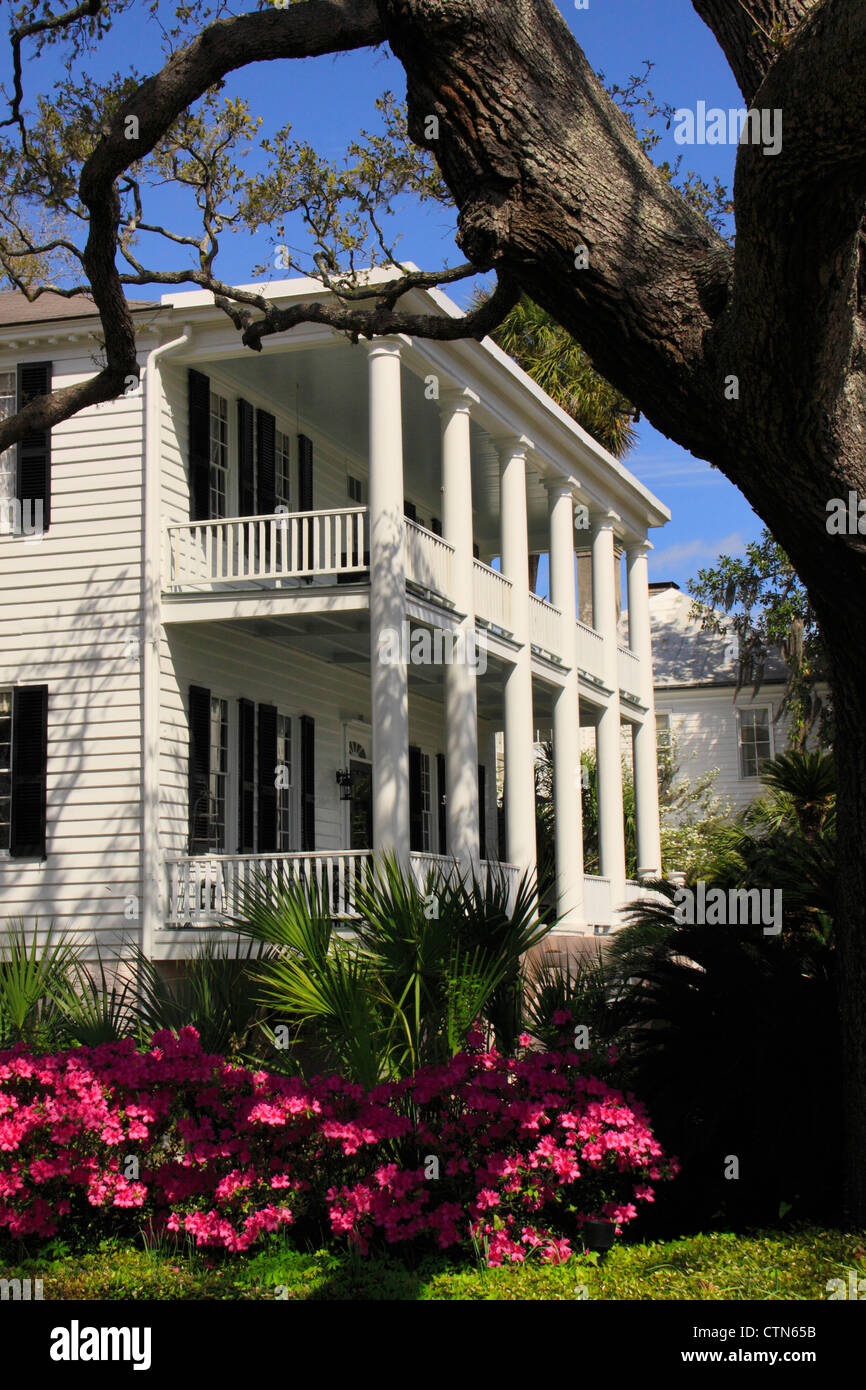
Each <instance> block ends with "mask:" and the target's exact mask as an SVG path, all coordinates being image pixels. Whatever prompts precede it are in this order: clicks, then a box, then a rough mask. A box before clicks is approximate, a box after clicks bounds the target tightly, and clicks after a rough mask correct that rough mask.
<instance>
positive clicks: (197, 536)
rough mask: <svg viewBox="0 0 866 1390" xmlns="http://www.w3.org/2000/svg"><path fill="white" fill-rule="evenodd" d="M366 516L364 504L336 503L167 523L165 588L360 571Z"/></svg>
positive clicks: (364, 563) (364, 561)
mask: <svg viewBox="0 0 866 1390" xmlns="http://www.w3.org/2000/svg"><path fill="white" fill-rule="evenodd" d="M366 515H367V509H366V507H340V508H337V509H336V510H331V511H315V512H283V513H278V514H277V515H272V516H244V517H233V518H229V519H221V520H216V521H193V522H188V523H185V524H183V525H173V526H169V527H168V528H167V554H166V574H165V586H166V588H169V589H188V588H199V587H201V586H203V585H222V584H246V583H250V584H267V583H273V582H274V581H277V580H292V579H309V578H314V577H316V576H318V575H327V576H338V575H347V574H361V573H363V572H364V571H365V570H366V569H367V567H368V564H369V561H368V558H367V554H366V550H367V546H366V542H365V529H366V527H365V521H366Z"/></svg>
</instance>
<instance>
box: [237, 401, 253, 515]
mask: <svg viewBox="0 0 866 1390" xmlns="http://www.w3.org/2000/svg"><path fill="white" fill-rule="evenodd" d="M255 512H256V466H255V456H254V454H253V408H252V406H251V405H250V403H249V401H244V400H241V398H240V397H238V516H255Z"/></svg>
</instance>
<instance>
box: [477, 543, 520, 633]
mask: <svg viewBox="0 0 866 1390" xmlns="http://www.w3.org/2000/svg"><path fill="white" fill-rule="evenodd" d="M472 580H473V585H474V590H475V616H476V617H477V618H479V619H481V620H482V621H483V622H485V623H489V624H490V626H492V627H498V628H501V630H502V631H503V632H513V630H514V629H513V628H512V626H511V580H510V579H506V578H505V575H504V574H500V573H499V570H495V569H491V567H490V565H485V564H483V563H482V561H481V560H474V561H473V564H472Z"/></svg>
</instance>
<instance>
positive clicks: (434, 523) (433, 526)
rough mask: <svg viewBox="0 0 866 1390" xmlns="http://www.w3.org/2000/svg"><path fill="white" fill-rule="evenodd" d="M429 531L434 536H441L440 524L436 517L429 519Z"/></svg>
mask: <svg viewBox="0 0 866 1390" xmlns="http://www.w3.org/2000/svg"><path fill="white" fill-rule="evenodd" d="M430 530H431V531H432V532H433V534H434V536H441V535H442V522H441V521H440V520H439V517H438V516H434V517H431V518H430Z"/></svg>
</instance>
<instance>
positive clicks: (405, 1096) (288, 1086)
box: [0, 1011, 676, 1265]
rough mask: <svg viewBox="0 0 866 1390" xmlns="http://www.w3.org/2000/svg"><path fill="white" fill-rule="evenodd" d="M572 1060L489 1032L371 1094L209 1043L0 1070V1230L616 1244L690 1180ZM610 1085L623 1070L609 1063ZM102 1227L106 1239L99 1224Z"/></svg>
mask: <svg viewBox="0 0 866 1390" xmlns="http://www.w3.org/2000/svg"><path fill="white" fill-rule="evenodd" d="M557 1022H558V1023H559V1024H560V1026H561V1028H562V1030H563V1032H562V1035H561V1039H560V1042H559V1045H558V1046H556V1047H554V1048H552V1049H550V1050H547V1051H538V1050H533V1049H532V1048H531V1047H530V1046H529V1044H530V1042H531V1040H530V1039H529V1038H528V1037H527V1036H526V1035H524V1036H523V1037H522V1038H521V1047H520V1049H519V1051H518V1053H517V1055H515V1056H514V1057H509V1058H505V1057H502V1056H501V1055H499V1054H498V1053H497V1052H495V1051H485V1050H484V1049H483V1046H482V1040H481V1035H480V1034H474V1035H472V1036H471V1037H470V1040H469V1043H468V1044H467V1046H466V1048H465V1049H464V1050H463V1051H461V1052H459V1053H457V1054H456V1055H455V1056H453V1057H451V1058H450V1059H449V1060H448V1061H446V1062H443V1063H441V1064H437V1065H433V1066H428V1067H424V1068H421V1069H420V1070H419V1071H418V1072H416V1073H415V1075H413V1076H411V1077H408V1078H405V1079H403V1080H400V1081H396V1082H388V1083H383V1084H381V1085H379V1086H377V1087H375V1088H374V1089H373V1090H371V1091H366V1092H365V1091H364V1090H363V1089H362V1087H361V1086H360V1085H357V1084H355V1083H352V1082H348V1081H346V1080H345V1079H343V1078H342V1077H340V1076H327V1077H317V1078H314V1079H313V1080H312V1081H310V1082H305V1081H302V1080H300V1079H299V1078H294V1077H287V1076H274V1075H272V1074H270V1073H267V1072H264V1071H256V1072H253V1071H251V1070H249V1069H246V1068H244V1067H241V1066H239V1065H236V1064H233V1063H230V1062H227V1061H226V1060H224V1059H223V1058H221V1057H219V1056H215V1055H212V1054H208V1053H206V1052H205V1051H204V1050H203V1049H202V1046H201V1043H200V1040H199V1037H198V1035H197V1033H196V1032H195V1031H194V1030H193V1029H192V1028H184V1029H182V1030H181V1031H180V1033H179V1034H173V1033H170V1032H161V1033H157V1034H155V1035H154V1037H153V1039H152V1041H151V1046H150V1048H149V1049H148V1050H147V1051H138V1050H136V1048H135V1046H134V1044H133V1043H132V1042H131V1041H122V1042H116V1043H108V1044H102V1045H99V1046H97V1047H79V1048H74V1049H71V1050H69V1051H66V1052H60V1053H55V1054H52V1055H48V1056H36V1055H34V1054H32V1053H31V1052H28V1051H27V1050H26V1049H25V1048H24V1047H23V1046H20V1047H17V1048H15V1049H14V1050H12V1051H11V1052H4V1053H0V1232H3V1233H5V1234H6V1235H7V1236H8V1237H11V1238H13V1239H16V1240H20V1239H22V1238H26V1237H29V1236H36V1237H39V1238H43V1237H46V1238H47V1237H52V1236H60V1237H63V1236H69V1235H73V1234H76V1233H80V1232H81V1231H82V1230H83V1228H84V1227H86V1226H87V1225H88V1224H91V1225H93V1224H95V1225H96V1226H97V1227H98V1229H99V1233H100V1234H106V1233H108V1234H111V1233H114V1232H117V1233H124V1232H129V1231H131V1230H135V1229H136V1228H137V1227H139V1228H140V1227H144V1228H145V1229H146V1230H148V1231H149V1232H151V1233H152V1234H155V1233H163V1234H164V1235H167V1236H169V1237H172V1236H175V1237H177V1238H183V1237H186V1238H192V1239H193V1240H194V1241H195V1242H196V1244H197V1245H199V1246H210V1247H215V1248H218V1249H223V1250H226V1251H229V1252H235V1253H237V1252H243V1251H246V1250H248V1249H250V1247H252V1246H253V1245H255V1244H256V1242H258V1241H259V1240H261V1239H262V1237H263V1236H265V1235H266V1234H267V1233H269V1232H273V1231H276V1230H278V1229H280V1228H291V1229H292V1230H293V1231H295V1232H296V1233H297V1234H298V1236H299V1238H301V1236H302V1235H303V1234H304V1233H307V1235H313V1234H315V1233H318V1232H320V1231H325V1232H326V1233H330V1234H331V1235H332V1236H334V1237H343V1238H348V1240H349V1241H350V1242H351V1243H352V1244H353V1245H354V1246H355V1247H356V1248H358V1249H359V1250H360V1251H361V1252H366V1251H367V1250H369V1249H370V1247H371V1245H372V1244H373V1243H374V1242H375V1243H380V1244H390V1245H391V1246H395V1245H396V1246H406V1245H409V1244H411V1245H421V1246H423V1245H425V1244H426V1245H427V1246H428V1247H430V1246H431V1245H432V1246H433V1247H435V1248H439V1249H442V1250H449V1249H454V1250H458V1249H459V1248H461V1247H462V1248H463V1249H464V1250H465V1251H467V1252H468V1251H469V1250H470V1249H471V1248H472V1246H473V1245H474V1247H475V1249H476V1250H478V1249H483V1251H484V1254H485V1257H486V1260H487V1262H488V1263H489V1264H491V1265H497V1264H500V1263H502V1262H503V1261H521V1260H523V1259H525V1258H527V1257H528V1255H529V1254H530V1252H533V1251H535V1252H537V1254H538V1257H539V1258H541V1259H542V1260H546V1261H560V1260H562V1259H565V1258H567V1257H568V1255H569V1254H570V1252H571V1249H572V1243H573V1242H574V1241H575V1240H576V1239H579V1236H580V1231H581V1227H582V1225H583V1224H584V1223H585V1222H586V1221H587V1220H593V1219H607V1220H610V1221H612V1222H615V1223H616V1224H617V1226H618V1227H620V1228H621V1227H622V1226H624V1225H625V1224H626V1223H628V1222H630V1221H632V1220H633V1219H634V1218H635V1217H636V1215H637V1212H638V1207H639V1206H640V1204H642V1203H646V1202H651V1201H652V1200H653V1196H654V1184H656V1183H657V1182H659V1181H660V1180H663V1179H666V1178H668V1177H670V1176H672V1174H673V1173H674V1171H675V1170H676V1164H675V1163H674V1162H672V1161H670V1160H667V1159H665V1157H664V1155H663V1154H662V1150H661V1147H660V1145H659V1144H658V1142H657V1141H656V1140H655V1138H654V1137H653V1134H652V1131H651V1129H650V1127H649V1123H648V1120H647V1117H646V1114H645V1113H644V1111H643V1109H642V1107H641V1106H640V1104H639V1103H638V1102H636V1101H635V1100H634V1099H633V1098H632V1097H631V1096H624V1095H622V1094H621V1093H620V1092H618V1091H617V1090H615V1089H614V1088H613V1087H612V1086H611V1085H610V1084H609V1083H608V1081H607V1080H605V1079H603V1076H602V1075H592V1074H589V1070H590V1069H589V1068H587V1055H588V1054H587V1053H585V1052H576V1051H574V1050H573V1048H571V1047H570V1046H569V1045H568V1044H569V1040H570V1038H571V1037H572V1036H573V1029H574V1025H573V1023H572V1022H571V1020H570V1018H569V1016H568V1014H567V1013H565V1012H564V1011H563V1012H562V1013H560V1014H559V1015H558V1017H557ZM596 1061H597V1062H598V1067H597V1068H595V1067H594V1068H593V1070H601V1071H602V1072H603V1071H604V1068H605V1066H606V1064H607V1063H606V1059H603V1058H598V1059H596ZM94 1218H95V1221H94Z"/></svg>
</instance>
